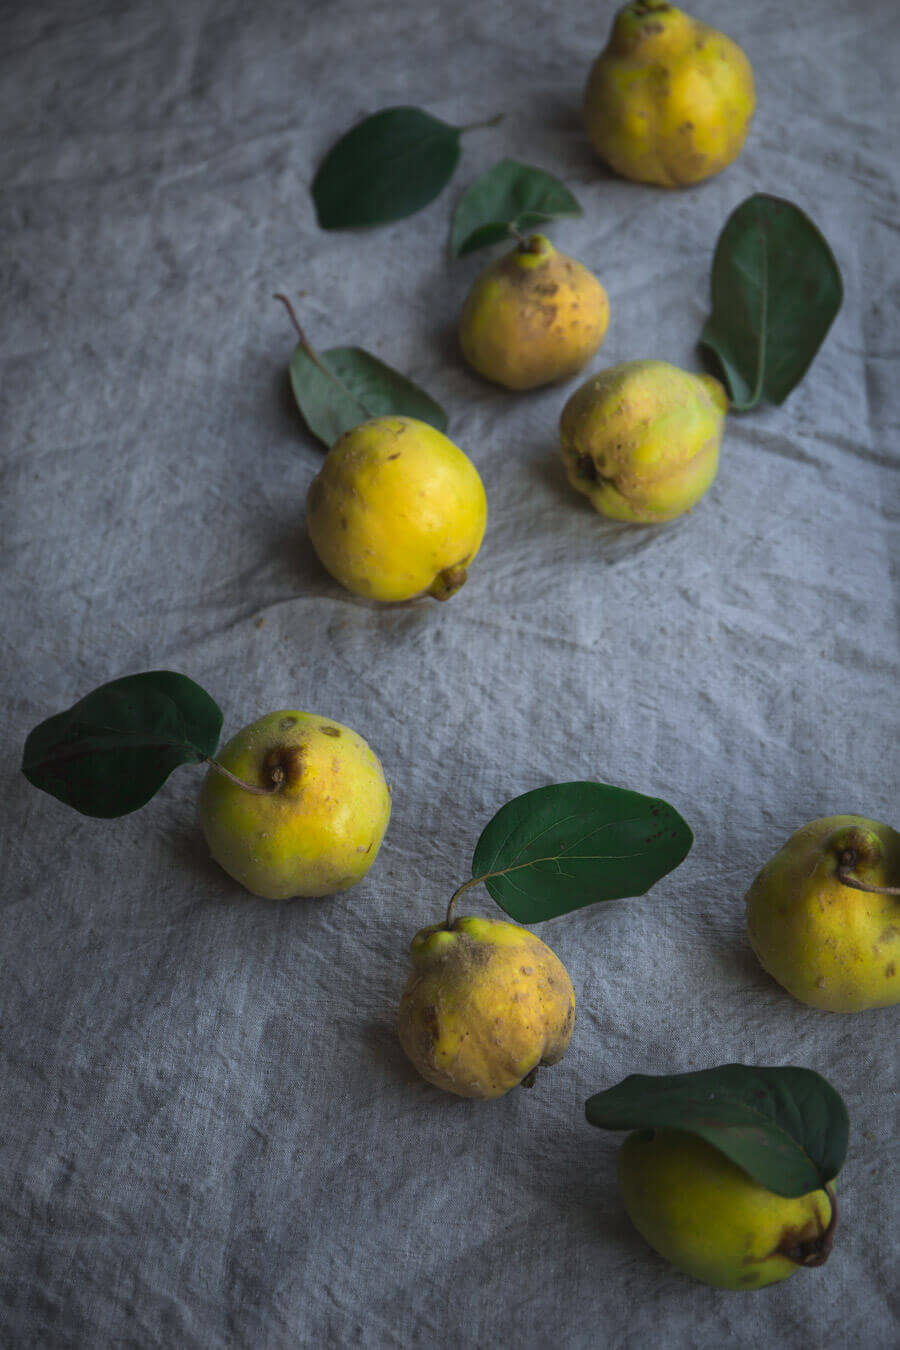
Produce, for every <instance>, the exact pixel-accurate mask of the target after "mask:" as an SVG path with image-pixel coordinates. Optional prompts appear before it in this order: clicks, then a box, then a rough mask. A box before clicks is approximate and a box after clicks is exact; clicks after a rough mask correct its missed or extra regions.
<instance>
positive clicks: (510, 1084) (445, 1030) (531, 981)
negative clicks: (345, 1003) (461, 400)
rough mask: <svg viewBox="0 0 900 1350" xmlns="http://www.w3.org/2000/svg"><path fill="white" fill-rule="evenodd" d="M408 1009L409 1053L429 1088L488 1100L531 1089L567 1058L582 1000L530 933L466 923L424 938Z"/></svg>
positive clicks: (404, 1023)
mask: <svg viewBox="0 0 900 1350" xmlns="http://www.w3.org/2000/svg"><path fill="white" fill-rule="evenodd" d="M410 951H411V954H412V961H413V973H412V975H411V976H410V978H409V982H408V984H407V986H406V989H405V991H404V994H403V998H402V999H401V1002H400V1017H399V1033H400V1043H401V1045H402V1046H403V1049H404V1050H405V1051H406V1053H407V1055H408V1056H409V1058H410V1059H411V1060H412V1062H413V1064H414V1065H415V1066H416V1068H417V1069H418V1071H419V1073H420V1074H422V1076H423V1078H427V1079H428V1081H429V1082H430V1083H434V1084H435V1085H436V1086H437V1087H439V1088H444V1089H445V1091H447V1092H455V1093H456V1094H457V1095H458V1096H460V1097H477V1098H481V1099H482V1100H486V1099H489V1098H493V1097H502V1096H503V1094H504V1093H506V1092H509V1090H510V1088H514V1087H516V1086H517V1085H518V1084H520V1083H523V1082H524V1084H525V1086H530V1085H531V1082H533V1079H534V1074H535V1073H536V1071H537V1069H538V1068H540V1067H541V1066H542V1065H549V1064H555V1063H556V1062H557V1061H558V1060H560V1059H561V1058H562V1056H563V1055H564V1054H565V1051H566V1048H567V1046H568V1044H569V1040H570V1039H571V1036H572V1027H573V1023H574V1018H575V991H574V989H573V988H572V981H571V980H570V979H569V975H568V972H567V970H566V968H565V966H564V965H563V964H562V962H561V961H560V960H559V958H558V957H557V956H556V955H555V954H554V953H553V952H552V951H551V950H550V948H549V947H547V946H546V945H545V944H544V943H543V942H541V940H540V939H539V938H537V937H535V936H534V934H533V933H530V932H529V931H528V930H527V929H526V928H519V927H518V926H517V925H515V924H511V923H504V922H503V921H502V920H498V919H481V918H475V917H467V918H462V919H456V920H454V921H453V923H452V924H451V926H450V927H449V928H447V926H446V925H445V924H436V925H434V926H433V927H430V928H423V929H422V931H421V932H419V933H417V934H416V936H415V937H414V938H413V940H412V945H411V948H410Z"/></svg>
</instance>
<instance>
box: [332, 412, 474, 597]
mask: <svg viewBox="0 0 900 1350" xmlns="http://www.w3.org/2000/svg"><path fill="white" fill-rule="evenodd" d="M306 520H307V525H308V527H309V534H310V538H311V539H312V543H313V547H314V548H315V550H316V553H317V554H318V555H319V558H320V559H321V561H322V562H323V564H324V565H325V567H326V568H327V569H328V571H329V572H330V573H331V575H332V576H333V577H334V578H335V580H336V581H339V582H340V583H341V585H342V586H346V587H347V589H348V590H350V591H353V592H354V593H355V594H356V595H364V596H367V597H368V598H370V599H373V600H386V601H392V600H394V601H396V600H411V599H412V598H413V596H416V595H421V594H422V593H423V592H425V591H427V592H428V593H429V594H430V595H433V596H435V598H436V599H438V600H446V599H448V598H449V597H450V596H451V595H453V594H454V593H455V592H456V591H458V590H459V588H460V586H462V585H463V583H464V582H465V580H466V569H467V568H468V566H469V564H470V563H471V562H472V559H473V558H474V557H475V555H476V553H477V552H478V550H479V548H480V546H481V541H482V538H483V537H484V530H485V525H486V523H487V499H486V497H485V494H484V485H483V484H482V481H481V478H480V477H479V475H478V470H477V469H476V468H475V465H474V464H473V463H472V461H471V460H470V459H469V458H468V457H467V456H466V455H464V454H463V452H462V450H460V449H459V448H458V446H456V445H454V444H453V442H452V441H451V440H448V438H447V437H446V436H444V435H443V434H442V433H441V432H440V431H437V430H435V428H434V427H431V426H429V425H428V424H427V423H426V422H420V421H419V420H418V419H417V418H415V417H375V418H372V420H371V421H368V422H362V423H361V424H360V425H359V426H358V427H354V428H353V430H352V431H348V432H345V434H344V435H343V436H341V437H339V438H338V440H336V441H335V443H334V445H333V446H332V447H331V449H330V450H329V452H328V454H327V455H326V457H325V462H324V464H323V465H322V468H321V470H320V471H319V473H318V474H317V475H316V477H315V478H314V479H313V481H312V483H311V484H310V488H309V492H308V494H307V498H306Z"/></svg>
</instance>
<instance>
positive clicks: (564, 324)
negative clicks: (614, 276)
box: [459, 234, 609, 389]
mask: <svg viewBox="0 0 900 1350" xmlns="http://www.w3.org/2000/svg"><path fill="white" fill-rule="evenodd" d="M608 324H609V300H608V299H607V295H606V291H605V290H604V289H603V287H602V286H601V285H600V282H599V281H598V280H597V278H596V277H595V276H594V274H593V273H592V272H589V271H588V269H587V268H586V267H583V266H582V264H581V263H579V262H576V261H575V260H574V259H573V258H568V257H566V255H565V254H564V253H558V252H557V251H556V249H555V248H554V247H553V245H552V244H551V243H550V240H549V239H547V238H545V236H544V235H542V234H534V235H532V236H531V238H530V239H527V240H523V241H522V243H521V244H520V246H519V247H518V248H515V249H513V251H512V252H511V253H508V254H506V255H505V256H504V257H502V258H498V259H497V260H496V262H492V263H491V264H490V265H489V266H488V267H486V268H485V270H484V271H483V272H482V273H481V275H480V276H479V277H478V278H477V279H476V281H475V284H474V285H473V287H472V289H471V291H470V292H469V294H468V296H467V298H466V302H465V304H464V306H463V311H462V317H461V319H460V324H459V341H460V346H461V347H462V351H463V355H464V356H465V358H466V360H467V361H468V363H469V365H470V366H471V367H472V368H473V370H476V371H477V372H478V374H479V375H483V376H484V377H485V379H487V380H493V382H494V383H495V384H502V385H504V386H505V387H506V388H507V389H536V388H537V387H538V386H539V385H542V384H555V383H559V382H561V381H563V380H568V379H571V378H572V376H573V375H577V374H578V372H579V370H581V369H583V367H584V366H585V365H587V363H588V361H589V360H590V359H591V357H592V356H593V355H594V353H595V352H596V351H597V349H598V347H599V346H600V344H601V343H602V341H603V339H604V337H605V336H606V329H607V326H608Z"/></svg>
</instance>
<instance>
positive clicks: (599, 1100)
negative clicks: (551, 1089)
mask: <svg viewBox="0 0 900 1350" xmlns="http://www.w3.org/2000/svg"><path fill="white" fill-rule="evenodd" d="M585 1112H586V1114H587V1118H588V1120H589V1121H590V1123H591V1124H592V1125H597V1126H599V1127H600V1129H603V1130H684V1131H685V1132H687V1133H688V1134H696V1135H699V1137H700V1138H701V1139H705V1140H706V1142H707V1143H708V1144H712V1146H713V1148H716V1149H718V1150H719V1152H720V1153H724V1154H725V1156H726V1158H730V1159H731V1161H732V1162H733V1163H736V1164H737V1165H738V1167H741V1168H743V1170H744V1171H745V1172H746V1173H747V1174H748V1176H751V1177H752V1178H753V1180H754V1181H757V1182H759V1184H760V1185H761V1186H765V1187H766V1189H767V1190H769V1191H774V1192H775V1194H776V1195H790V1196H798V1195H806V1194H807V1193H808V1192H809V1191H817V1190H821V1189H822V1188H823V1187H824V1186H826V1185H827V1184H828V1182H830V1181H833V1180H834V1178H835V1177H836V1176H837V1174H838V1172H839V1171H840V1170H841V1167H842V1166H843V1163H844V1158H845V1156H846V1153H847V1134H848V1130H849V1121H848V1119H847V1108H846V1106H845V1105H844V1103H843V1101H842V1099H841V1097H840V1095H839V1094H838V1093H837V1092H836V1091H835V1089H834V1088H833V1087H832V1086H831V1084H830V1083H829V1082H827V1081H826V1079H824V1078H823V1077H822V1076H821V1075H820V1074H818V1073H815V1072H814V1071H813V1070H812V1069H799V1068H793V1067H787V1068H777V1069H766V1068H755V1067H752V1066H751V1065H748V1064H722V1065H720V1066H719V1067H718V1068H715V1069H701V1070H699V1071H698V1072H696V1073H675V1074H661V1075H659V1076H656V1075H645V1074H640V1073H636V1074H632V1075H631V1077H630V1078H626V1079H624V1080H623V1082H621V1083H619V1084H618V1085H617V1086H616V1087H613V1088H609V1089H608V1090H607V1091H606V1092H598V1093H597V1094H596V1095H595V1096H593V1097H591V1098H590V1099H589V1100H588V1102H587V1104H586V1106H585Z"/></svg>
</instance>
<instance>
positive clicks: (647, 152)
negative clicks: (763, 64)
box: [584, 0, 755, 188]
mask: <svg viewBox="0 0 900 1350" xmlns="http://www.w3.org/2000/svg"><path fill="white" fill-rule="evenodd" d="M754 106H755V94H754V89H753V71H752V70H751V68H750V62H749V61H748V60H747V58H746V56H745V55H744V53H743V52H742V51H741V49H740V47H739V46H738V45H737V43H735V42H732V40H731V39H730V38H727V37H726V36H725V34H724V33H719V32H718V31H717V30H716V29H715V28H709V27H707V25H706V24H705V23H700V22H699V21H698V20H697V19H692V18H691V17H690V15H688V14H684V13H683V12H682V11H681V10H680V9H676V8H675V6H674V5H670V4H667V3H665V0H635V3H633V4H630V5H626V6H625V8H624V9H622V10H620V11H619V13H618V14H617V15H616V18H615V20H614V22H613V27H612V32H611V34H610V38H609V42H608V44H607V46H606V49H605V50H604V51H603V52H602V54H601V55H600V56H599V57H598V58H597V60H596V62H595V63H594V66H593V68H592V70H591V73H590V78H589V79H588V84H587V89H586V91H585V97H584V116H585V124H586V126H587V132H588V135H589V136H590V138H591V141H592V142H593V145H594V148H595V150H596V151H597V152H598V154H599V155H600V156H601V157H602V158H603V159H605V160H606V162H607V164H609V166H610V167H611V168H612V169H614V170H615V171H616V173H620V174H622V175H623V177H625V178H632V179H636V180H637V181H638V182H641V183H658V184H660V185H661V186H662V187H670V188H672V187H686V186H687V185H689V184H691V183H699V182H700V181H701V180H702V179H704V178H709V177H711V176H712V175H713V174H715V173H719V172H720V170H722V169H724V168H725V167H726V166H727V165H729V164H730V163H731V162H732V160H734V159H736V158H737V156H738V154H739V153H740V151H741V147H742V146H743V144H744V141H745V139H746V136H747V131H748V129H749V126H750V119H751V117H752V116H753V109H754Z"/></svg>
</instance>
